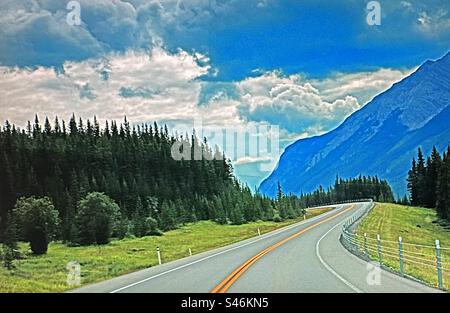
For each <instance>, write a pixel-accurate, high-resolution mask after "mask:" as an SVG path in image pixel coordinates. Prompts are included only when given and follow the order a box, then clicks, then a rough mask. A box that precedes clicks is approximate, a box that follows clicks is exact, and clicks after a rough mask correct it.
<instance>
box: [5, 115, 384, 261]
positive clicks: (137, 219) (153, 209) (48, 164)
mask: <svg viewBox="0 0 450 313" xmlns="http://www.w3.org/2000/svg"><path fill="white" fill-rule="evenodd" d="M180 143H183V146H182V148H181V149H190V153H183V155H184V158H182V159H181V160H175V159H174V158H173V156H172V148H173V147H174V144H180ZM178 146H179V145H178ZM177 149H178V148H177ZM180 152H186V151H185V150H183V151H180ZM198 155H200V156H203V157H201V158H200V159H199V158H198ZM195 156H197V157H195ZM0 177H1V178H2V179H1V180H0V218H1V228H0V230H1V235H2V237H1V238H0V239H2V240H1V241H2V242H3V243H4V244H5V245H7V246H8V247H9V250H7V251H9V252H8V253H10V252H11V253H12V251H13V250H14V247H15V245H16V242H17V241H21V240H24V241H29V242H30V244H31V249H32V251H33V252H35V253H38V254H41V253H45V252H46V251H47V246H48V243H49V242H50V241H52V240H55V239H57V240H62V241H64V242H67V243H70V244H77V245H78V244H80V245H86V244H105V243H108V242H109V240H110V238H111V237H116V238H123V237H124V236H126V235H134V236H137V237H142V236H146V235H160V234H161V233H162V232H164V231H167V230H171V229H174V228H177V227H179V226H180V225H183V224H186V223H189V222H195V221H198V220H213V221H216V222H217V223H221V224H227V223H231V224H242V223H246V222H250V221H256V220H273V221H282V220H285V219H291V218H296V217H298V216H299V215H301V214H303V213H304V208H305V207H307V206H313V205H320V204H324V203H331V202H335V201H344V200H352V199H361V198H373V199H375V200H378V201H392V200H393V196H392V191H391V188H390V186H389V185H388V183H387V182H386V181H384V180H380V179H378V178H377V177H363V176H360V177H358V178H354V179H348V180H344V179H340V178H337V179H336V183H335V185H334V186H333V187H330V188H329V189H327V190H325V189H323V188H322V187H320V188H319V189H318V190H317V191H315V192H314V193H311V194H303V195H301V196H300V197H298V196H295V195H292V194H284V193H283V191H282V186H281V185H280V184H279V186H278V193H277V197H275V198H274V199H270V198H268V197H266V196H263V195H261V194H259V193H256V194H253V193H252V192H251V190H250V189H249V188H248V187H247V186H244V185H243V184H241V183H239V182H238V181H237V180H236V179H235V177H234V176H233V169H232V166H231V163H230V161H229V160H227V159H226V157H225V156H224V155H223V154H222V153H221V152H220V151H219V150H218V149H215V150H214V151H213V149H211V148H210V147H209V146H208V144H207V141H206V139H204V140H203V141H200V140H199V139H198V138H197V137H196V135H195V131H194V133H193V134H191V135H184V136H180V135H174V134H172V133H169V130H168V129H167V127H166V126H163V127H160V126H158V125H157V124H156V123H154V124H153V125H148V124H143V125H139V126H137V125H136V126H132V125H130V123H129V122H128V121H127V120H126V118H125V120H124V122H123V123H120V124H117V123H116V122H115V121H111V122H106V123H105V126H104V127H100V125H99V123H98V122H97V120H96V119H95V118H94V120H93V121H92V122H91V121H89V120H87V121H83V120H81V119H78V120H77V119H76V118H75V116H72V118H71V119H70V121H69V123H68V124H66V123H65V122H64V121H60V120H58V119H57V118H56V120H55V121H53V123H50V121H49V120H48V119H45V122H44V124H43V126H42V125H41V123H40V122H39V119H38V118H37V117H36V118H35V121H34V123H28V127H27V128H26V129H19V128H17V127H15V126H14V125H11V124H10V123H9V122H6V123H5V126H4V127H3V128H2V129H1V131H0ZM5 253H6V252H5ZM11 258H12V257H11ZM11 258H9V257H8V258H6V259H11Z"/></svg>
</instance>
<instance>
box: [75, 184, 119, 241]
mask: <svg viewBox="0 0 450 313" xmlns="http://www.w3.org/2000/svg"><path fill="white" fill-rule="evenodd" d="M120 221H121V214H120V209H119V206H118V205H117V204H116V203H115V202H114V200H112V199H111V198H110V197H108V196H107V195H105V194H104V193H99V192H91V193H89V194H87V195H86V197H85V198H84V199H82V200H81V201H80V202H79V204H78V213H77V216H76V218H75V226H76V230H77V234H76V236H75V241H76V243H78V244H80V245H89V244H107V243H109V241H110V240H111V236H112V234H113V231H114V230H115V228H116V230H119V229H120V230H122V227H121V226H120ZM120 232H121V231H120ZM121 233H122V232H121Z"/></svg>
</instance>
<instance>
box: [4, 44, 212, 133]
mask: <svg viewBox="0 0 450 313" xmlns="http://www.w3.org/2000/svg"><path fill="white" fill-rule="evenodd" d="M198 57H199V56H198V55H197V56H193V55H190V54H188V53H187V52H185V51H179V52H178V53H176V54H169V53H167V52H166V51H165V50H163V49H162V48H154V49H153V50H152V53H151V54H148V53H144V52H127V53H125V54H112V55H110V56H108V57H107V58H104V59H93V60H87V61H82V62H66V63H65V64H64V66H63V71H62V73H57V72H56V71H55V70H54V69H51V68H44V67H39V68H37V69H18V68H14V69H11V68H7V67H1V68H0V71H1V72H2V73H1V79H0V89H1V90H4V91H5V93H4V97H2V98H1V100H0V109H1V113H0V118H1V119H3V120H4V119H7V118H8V119H11V120H12V121H14V122H16V123H18V124H19V125H24V123H25V121H26V120H27V119H31V118H32V117H33V115H34V114H35V113H40V114H41V115H49V116H54V115H59V116H60V117H67V116H68V115H69V114H71V112H75V113H77V114H79V115H80V116H83V117H91V118H92V116H93V115H94V114H95V115H97V116H99V117H104V118H113V119H122V118H123V116H124V115H127V116H129V118H130V120H134V121H136V122H139V121H147V120H154V119H157V120H160V119H168V118H170V117H173V118H177V119H180V118H184V119H189V118H191V117H192V115H193V114H194V111H195V112H196V110H197V98H198V93H199V91H200V87H201V86H200V82H198V81H197V80H196V79H197V78H199V77H201V76H202V75H205V74H207V73H208V71H209V69H210V66H209V65H203V66H201V65H199V64H198V63H197V58H198ZM122 88H129V89H131V90H140V89H141V90H148V91H150V92H151V91H153V94H151V97H149V98H145V97H139V96H130V97H123V96H122V95H121V93H120V91H121V89H122Z"/></svg>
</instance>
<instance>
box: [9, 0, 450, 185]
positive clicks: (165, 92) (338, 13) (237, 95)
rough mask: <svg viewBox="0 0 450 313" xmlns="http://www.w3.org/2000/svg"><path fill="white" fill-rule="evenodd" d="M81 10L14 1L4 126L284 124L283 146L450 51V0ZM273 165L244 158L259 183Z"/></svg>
mask: <svg viewBox="0 0 450 313" xmlns="http://www.w3.org/2000/svg"><path fill="white" fill-rule="evenodd" d="M68 2H69V1H64V0H14V1H13V0H2V2H1V3H0V88H2V90H6V91H7V92H6V93H5V95H6V97H2V99H0V108H1V111H0V112H1V113H0V119H2V120H5V119H10V120H12V121H13V122H15V123H17V124H19V125H24V123H25V122H26V120H27V119H31V118H32V117H33V116H34V113H39V114H40V115H42V116H45V115H49V116H53V115H56V114H58V115H62V117H66V118H67V116H70V115H71V113H72V112H75V113H76V114H78V115H80V116H84V117H87V118H88V117H91V118H92V116H93V115H97V116H98V117H100V118H101V119H111V118H114V119H121V118H122V117H123V116H124V115H127V116H128V117H129V119H130V120H131V121H133V122H135V123H139V122H145V121H151V120H154V119H157V120H159V121H164V122H167V123H168V124H170V125H172V126H173V127H175V128H180V129H183V127H185V128H189V125H190V124H191V123H192V120H193V119H194V118H201V117H203V118H205V117H207V118H206V119H205V121H203V124H204V126H205V128H207V129H208V131H210V130H211V131H212V130H214V129H216V130H217V129H224V128H232V129H234V130H237V131H239V132H245V129H246V128H247V127H253V126H258V125H266V124H270V125H278V126H279V128H280V139H281V146H280V148H281V149H282V148H284V147H285V146H286V145H287V144H289V143H290V142H292V141H293V140H295V139H297V138H302V137H307V136H313V135H317V134H321V133H323V132H326V131H329V130H330V129H333V128H334V127H336V126H337V125H339V123H341V122H342V121H343V120H344V119H345V118H346V117H347V116H348V115H349V114H351V113H353V112H354V111H355V110H358V109H359V108H361V107H362V106H363V105H364V104H365V103H366V102H367V101H369V100H370V99H371V98H372V97H373V96H374V95H376V94H377V93H379V92H381V91H383V90H385V89H386V88H388V87H389V86H390V85H391V84H392V83H393V82H395V81H398V80H400V79H401V78H403V77H404V76H406V75H408V74H409V73H411V71H413V70H414V69H415V68H416V67H417V66H418V65H420V64H421V63H423V62H424V61H425V60H427V59H437V58H439V57H440V56H442V55H444V54H445V53H446V52H447V51H449V49H450V47H449V45H448V44H449V42H450V12H449V11H450V0H445V1H444V0H439V1H437V0H430V1H426V3H425V2H424V1H417V0H405V1H379V3H380V5H381V14H382V16H381V25H379V26H370V25H368V24H367V22H366V16H367V13H368V12H367V10H366V5H367V3H368V2H369V1H362V0H343V1H335V2H331V1H321V0H315V1H309V0H304V1H299V0H292V1H290V0H284V1H282V0H246V1H242V0H185V1H183V0H164V1H163V0H160V1H158V0H150V1H145V0H128V1H125V0H123V1H120V0H97V1H87V0H80V1H79V3H80V8H81V21H82V23H81V25H79V26H71V25H69V24H67V22H66V17H67V14H68V12H69V11H68V10H67V9H66V5H67V3H68ZM105 77H106V79H105ZM213 142H214V140H213ZM219 145H220V143H219ZM261 160H262V159H261V158H258V157H243V158H240V159H238V160H235V161H236V162H235V164H236V171H237V173H238V175H239V176H240V178H242V179H243V180H244V181H246V182H248V183H249V184H250V185H251V186H253V185H256V184H257V183H258V181H259V180H261V178H262V177H264V176H266V175H267V174H268V173H267V172H265V171H260V170H258V166H257V165H258V162H261Z"/></svg>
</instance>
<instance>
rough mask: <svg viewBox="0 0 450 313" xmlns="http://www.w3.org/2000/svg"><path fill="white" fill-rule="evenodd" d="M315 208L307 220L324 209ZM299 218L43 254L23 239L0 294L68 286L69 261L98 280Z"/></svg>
mask: <svg viewBox="0 0 450 313" xmlns="http://www.w3.org/2000/svg"><path fill="white" fill-rule="evenodd" d="M329 210H330V209H329V208H324V209H314V210H311V211H309V212H308V213H307V215H306V216H307V218H311V217H314V216H317V215H319V214H322V213H325V212H327V211H329ZM301 220H303V217H300V218H296V219H290V220H285V221H283V222H278V223H277V222H273V221H257V222H252V223H248V224H243V225H220V224H218V223H215V222H212V221H200V222H196V223H191V224H187V225H185V226H183V227H181V228H179V229H176V230H172V231H168V232H166V233H164V235H162V236H145V237H142V238H136V237H130V238H124V239H122V240H113V241H111V242H110V243H108V244H104V245H90V246H79V247H70V246H67V245H65V244H63V243H61V242H53V243H50V244H49V246H48V252H47V254H42V255H35V254H32V253H31V251H29V245H28V244H27V243H19V244H18V248H19V250H20V255H21V257H20V259H18V260H15V261H14V264H15V266H14V268H13V269H12V270H7V269H6V268H2V267H0V292H60V291H65V290H68V289H71V288H74V287H71V286H70V285H68V284H67V275H68V269H67V268H66V267H67V265H68V263H69V262H71V261H76V262H78V263H79V264H80V265H81V283H82V285H85V284H89V283H94V282H99V281H102V280H106V279H109V278H113V277H116V276H119V275H122V274H126V273H130V272H133V271H136V270H139V269H143V268H147V267H150V266H155V265H157V264H158V260H157V254H156V247H160V249H161V255H162V261H163V263H165V262H169V261H173V260H177V259H180V258H183V257H187V256H189V248H190V249H191V250H192V253H193V254H198V253H201V252H204V251H208V250H211V249H214V248H218V247H223V246H225V245H228V244H231V243H235V242H238V241H241V240H244V239H247V238H251V237H254V236H257V234H258V228H259V229H260V232H261V233H262V234H264V233H267V232H270V231H272V230H275V229H278V228H281V227H284V226H287V225H290V224H293V223H296V222H298V221H301Z"/></svg>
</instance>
